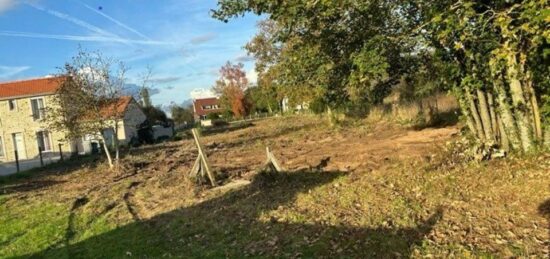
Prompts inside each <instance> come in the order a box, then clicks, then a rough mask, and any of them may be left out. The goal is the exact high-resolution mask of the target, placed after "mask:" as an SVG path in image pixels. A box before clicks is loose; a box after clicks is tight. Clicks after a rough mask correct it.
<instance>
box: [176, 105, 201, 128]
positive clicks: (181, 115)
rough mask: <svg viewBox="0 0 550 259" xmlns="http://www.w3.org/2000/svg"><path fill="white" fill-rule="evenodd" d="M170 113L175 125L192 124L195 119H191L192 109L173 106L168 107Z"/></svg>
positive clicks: (190, 107)
mask: <svg viewBox="0 0 550 259" xmlns="http://www.w3.org/2000/svg"><path fill="white" fill-rule="evenodd" d="M170 112H171V113H172V119H173V120H174V123H176V124H185V123H188V124H192V123H193V122H194V121H195V119H194V117H193V107H192V106H189V107H187V108H186V107H182V106H180V105H176V104H173V105H172V106H170Z"/></svg>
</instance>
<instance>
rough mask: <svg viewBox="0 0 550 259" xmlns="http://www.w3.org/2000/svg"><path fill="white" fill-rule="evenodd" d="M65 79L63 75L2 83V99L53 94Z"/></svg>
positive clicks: (0, 90) (0, 93)
mask: <svg viewBox="0 0 550 259" xmlns="http://www.w3.org/2000/svg"><path fill="white" fill-rule="evenodd" d="M64 79H65V77H62V76H61V77H51V78H38V79H30V80H21V81H12V82H4V83H0V99H9V98H17V97H25V96H36V95H46V94H53V93H55V91H56V90H57V89H58V88H59V86H60V85H61V84H62V83H63V80H64Z"/></svg>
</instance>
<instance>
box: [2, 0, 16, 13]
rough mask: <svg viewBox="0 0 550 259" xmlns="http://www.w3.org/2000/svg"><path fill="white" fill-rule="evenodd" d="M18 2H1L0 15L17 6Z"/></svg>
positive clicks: (11, 0) (6, 0)
mask: <svg viewBox="0 0 550 259" xmlns="http://www.w3.org/2000/svg"><path fill="white" fill-rule="evenodd" d="M16 2H17V1H16V0H0V13H3V12H5V11H7V10H9V9H10V8H12V7H13V6H15V4H16Z"/></svg>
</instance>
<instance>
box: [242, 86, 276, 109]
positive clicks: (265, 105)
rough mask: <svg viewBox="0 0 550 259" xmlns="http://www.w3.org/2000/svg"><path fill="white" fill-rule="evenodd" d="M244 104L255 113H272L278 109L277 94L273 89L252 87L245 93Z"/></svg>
mask: <svg viewBox="0 0 550 259" xmlns="http://www.w3.org/2000/svg"><path fill="white" fill-rule="evenodd" d="M245 99H246V102H247V103H249V104H250V108H251V110H253V111H255V112H269V113H273V112H274V111H277V110H278V109H279V101H278V98H277V92H276V90H275V89H274V88H270V87H261V86H252V87H249V88H248V89H246V91H245Z"/></svg>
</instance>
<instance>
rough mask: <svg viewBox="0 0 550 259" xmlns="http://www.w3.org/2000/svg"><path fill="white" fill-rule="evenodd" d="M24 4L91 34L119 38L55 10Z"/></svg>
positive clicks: (28, 3)
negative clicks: (84, 29) (86, 30)
mask: <svg viewBox="0 0 550 259" xmlns="http://www.w3.org/2000/svg"><path fill="white" fill-rule="evenodd" d="M25 4H27V5H29V6H31V7H33V8H35V9H37V10H40V11H43V12H46V13H48V14H50V15H53V16H55V17H58V18H60V19H63V20H65V21H69V22H71V23H74V24H76V25H78V26H81V27H84V28H86V29H88V30H90V31H93V32H96V33H99V34H102V35H104V36H109V37H119V36H117V35H115V34H113V33H110V32H108V31H105V30H103V29H101V28H99V27H97V26H94V25H92V24H89V23H87V22H85V21H83V20H80V19H78V18H75V17H72V16H70V15H68V14H65V13H62V12H58V11H55V10H51V9H47V8H44V7H42V6H39V5H36V4H34V3H31V2H25Z"/></svg>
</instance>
